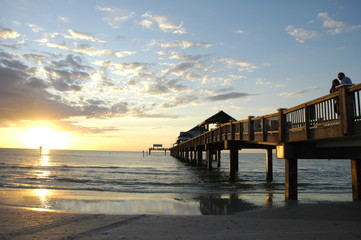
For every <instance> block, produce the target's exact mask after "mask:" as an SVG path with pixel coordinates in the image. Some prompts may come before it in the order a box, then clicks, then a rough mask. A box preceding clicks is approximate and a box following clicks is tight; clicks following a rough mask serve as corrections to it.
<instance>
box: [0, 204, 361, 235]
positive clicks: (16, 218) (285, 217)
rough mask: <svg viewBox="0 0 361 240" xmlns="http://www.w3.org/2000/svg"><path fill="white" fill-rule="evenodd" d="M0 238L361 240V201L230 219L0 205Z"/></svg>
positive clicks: (273, 210)
mask: <svg viewBox="0 0 361 240" xmlns="http://www.w3.org/2000/svg"><path fill="white" fill-rule="evenodd" d="M0 215H1V218H2V224H1V228H0V239H147V240H151V239H157V240H159V239H296V240H297V239H302V240H303V239H328V240H333V239H348V240H350V239H361V228H360V223H361V203H360V202H344V203H318V204H300V203H298V202H297V201H294V202H289V203H288V204H287V205H286V206H284V207H279V208H270V209H260V210H251V211H244V212H239V213H236V214H233V215H226V216H225V215H222V216H220V215H201V216H179V215H151V214H149V215H148V214H140V215H121V214H118V215H111V214H72V213H66V212H52V211H38V210H34V209H27V208H20V207H8V206H0Z"/></svg>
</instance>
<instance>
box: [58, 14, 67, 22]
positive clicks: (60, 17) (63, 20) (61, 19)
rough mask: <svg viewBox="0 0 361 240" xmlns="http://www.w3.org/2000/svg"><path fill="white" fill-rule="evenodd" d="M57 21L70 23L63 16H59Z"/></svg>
mask: <svg viewBox="0 0 361 240" xmlns="http://www.w3.org/2000/svg"><path fill="white" fill-rule="evenodd" d="M58 19H59V20H60V21H62V22H64V23H68V22H70V19H69V18H67V17H64V16H59V17H58Z"/></svg>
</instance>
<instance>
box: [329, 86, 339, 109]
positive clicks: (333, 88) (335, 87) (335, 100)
mask: <svg viewBox="0 0 361 240" xmlns="http://www.w3.org/2000/svg"><path fill="white" fill-rule="evenodd" d="M337 86H340V82H339V81H338V79H334V80H332V86H331V89H330V93H333V92H336V91H338V89H337ZM334 109H335V113H337V115H338V114H340V110H339V106H338V97H337V98H335V99H334Z"/></svg>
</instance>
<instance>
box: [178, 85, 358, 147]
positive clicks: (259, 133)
mask: <svg viewBox="0 0 361 240" xmlns="http://www.w3.org/2000/svg"><path fill="white" fill-rule="evenodd" d="M360 91H361V84H358V85H354V86H351V87H345V86H342V87H340V88H339V90H338V91H337V92H334V93H332V94H328V95H326V96H323V97H321V98H318V99H315V100H312V101H309V102H306V103H304V104H301V105H298V106H295V107H292V108H289V109H279V110H278V112H277V113H272V114H268V115H264V116H258V117H253V116H251V117H248V119H245V120H240V121H235V122H229V123H225V124H222V125H221V126H219V127H217V128H215V129H212V130H210V131H207V132H205V133H203V134H201V135H199V136H197V137H194V138H192V139H189V140H187V141H184V142H182V143H180V144H178V145H177V146H174V147H173V148H171V150H172V149H173V150H176V149H178V148H187V147H196V146H200V145H204V144H216V143H218V142H223V141H225V140H236V141H244V142H249V143H256V144H273V145H276V144H278V143H280V142H297V141H308V140H320V139H330V138H340V137H345V136H353V135H360V134H361V97H360Z"/></svg>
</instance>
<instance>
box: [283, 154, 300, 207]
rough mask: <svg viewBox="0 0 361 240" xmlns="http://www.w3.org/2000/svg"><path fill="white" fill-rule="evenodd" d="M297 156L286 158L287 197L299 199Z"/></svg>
mask: <svg viewBox="0 0 361 240" xmlns="http://www.w3.org/2000/svg"><path fill="white" fill-rule="evenodd" d="M297 178H298V174H297V158H286V159H285V197H286V199H288V200H297V198H298V196H297Z"/></svg>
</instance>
